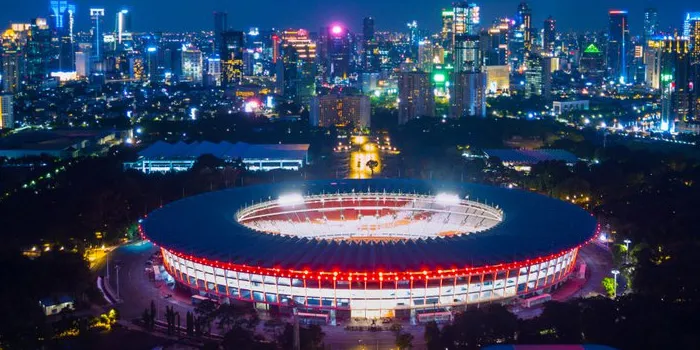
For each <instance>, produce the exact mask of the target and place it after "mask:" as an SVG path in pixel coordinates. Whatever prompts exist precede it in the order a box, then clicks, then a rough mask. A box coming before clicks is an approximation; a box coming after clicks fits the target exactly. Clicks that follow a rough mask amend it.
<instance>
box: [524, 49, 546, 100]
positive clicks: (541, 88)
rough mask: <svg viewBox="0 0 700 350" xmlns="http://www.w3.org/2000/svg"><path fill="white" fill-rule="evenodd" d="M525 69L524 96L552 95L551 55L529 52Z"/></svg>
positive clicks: (544, 96)
mask: <svg viewBox="0 0 700 350" xmlns="http://www.w3.org/2000/svg"><path fill="white" fill-rule="evenodd" d="M526 62H527V70H526V71H525V98H531V97H533V96H542V97H543V98H544V99H545V100H549V99H551V95H552V57H550V56H543V55H538V54H535V53H531V54H529V55H528V57H527V60H526Z"/></svg>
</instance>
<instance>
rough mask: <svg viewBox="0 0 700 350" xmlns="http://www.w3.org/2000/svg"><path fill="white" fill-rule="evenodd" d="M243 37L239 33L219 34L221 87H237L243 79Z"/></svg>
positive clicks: (227, 32) (226, 32) (225, 32)
mask: <svg viewBox="0 0 700 350" xmlns="http://www.w3.org/2000/svg"><path fill="white" fill-rule="evenodd" d="M244 48H245V35H244V33H243V32H239V31H224V32H223V33H221V49H220V51H219V52H220V53H219V57H220V58H221V86H223V87H229V86H233V85H237V84H239V83H240V82H241V79H242V78H243V49H244Z"/></svg>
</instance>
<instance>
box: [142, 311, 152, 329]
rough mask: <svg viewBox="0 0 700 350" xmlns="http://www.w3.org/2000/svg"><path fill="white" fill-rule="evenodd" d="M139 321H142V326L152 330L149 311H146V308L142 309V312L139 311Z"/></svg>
mask: <svg viewBox="0 0 700 350" xmlns="http://www.w3.org/2000/svg"><path fill="white" fill-rule="evenodd" d="M141 322H143V326H144V327H145V328H146V329H148V330H149V331H151V330H153V327H152V326H151V324H152V323H151V313H150V312H149V311H148V309H147V308H146V309H143V313H141Z"/></svg>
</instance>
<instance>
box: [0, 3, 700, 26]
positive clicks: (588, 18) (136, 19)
mask: <svg viewBox="0 0 700 350" xmlns="http://www.w3.org/2000/svg"><path fill="white" fill-rule="evenodd" d="M1 1H2V2H4V3H5V6H2V11H0V25H1V26H0V27H5V25H6V24H8V23H10V22H26V21H28V20H29V19H31V18H33V17H45V16H46V13H47V12H48V3H49V1H48V0H19V1H12V0H1ZM475 2H476V3H478V4H479V5H480V6H481V11H482V17H481V18H482V23H490V22H491V21H492V19H494V18H496V17H497V16H510V17H512V15H513V13H514V12H515V10H516V7H517V4H518V3H519V2H520V0H482V1H475ZM75 3H76V4H77V6H78V18H77V26H78V30H86V29H88V27H89V18H88V11H89V8H90V7H104V8H105V9H106V12H107V14H106V18H105V20H106V26H107V28H108V29H111V28H113V26H114V24H113V23H114V14H115V13H116V11H118V10H120V9H122V8H127V9H129V10H130V11H131V12H132V18H133V19H132V21H133V27H134V31H146V30H161V31H169V30H172V31H184V30H200V29H211V28H212V26H213V24H212V22H213V19H212V15H211V14H212V11H214V10H216V9H221V10H225V11H227V12H228V13H229V26H230V27H233V28H235V29H247V28H249V27H252V26H257V27H260V28H263V29H264V28H272V27H277V28H284V27H302V28H307V29H310V30H311V31H317V30H318V28H319V27H320V26H322V25H326V24H329V23H333V22H341V23H344V24H346V25H347V26H349V27H350V28H351V29H353V30H355V31H359V30H360V29H361V25H362V18H363V17H365V16H373V17H374V18H375V23H376V28H377V29H378V30H399V29H401V30H402V29H404V28H405V24H406V22H408V21H409V20H417V21H418V25H419V27H423V28H428V29H429V30H431V31H437V30H438V28H439V27H440V9H441V8H443V7H448V6H450V4H451V1H450V0H437V1H435V0H433V1H431V0H353V1H347V0H345V1H342V0H335V1H334V0H267V1H264V0H263V1H252V0H77V1H75ZM529 3H530V6H531V7H532V9H533V16H534V26H535V27H537V28H541V27H542V21H543V20H544V19H545V18H546V17H547V16H548V15H552V16H554V17H555V19H556V20H557V26H558V27H559V28H560V29H561V30H570V29H574V30H585V29H593V30H601V29H604V28H605V27H606V22H607V10H609V9H611V8H617V9H627V10H629V11H630V27H631V30H632V31H633V34H638V33H639V32H640V31H641V28H642V18H643V10H644V8H645V7H647V6H655V7H656V8H657V9H658V11H659V20H660V22H661V29H663V30H668V29H670V28H674V27H675V28H680V27H681V23H682V20H683V15H684V13H685V12H687V11H693V10H695V11H700V2H698V1H689V0H664V1H659V0H582V1H575V0H574V1H572V0H532V1H530V2H529ZM10 4H11V5H10Z"/></svg>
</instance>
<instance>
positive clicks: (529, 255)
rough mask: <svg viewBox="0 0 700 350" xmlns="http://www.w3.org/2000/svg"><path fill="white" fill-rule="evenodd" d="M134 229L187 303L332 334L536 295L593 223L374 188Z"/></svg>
mask: <svg viewBox="0 0 700 350" xmlns="http://www.w3.org/2000/svg"><path fill="white" fill-rule="evenodd" d="M140 229H141V234H142V235H143V236H144V238H147V239H149V240H150V241H152V242H153V243H154V244H156V245H157V246H159V247H160V248H161V251H162V253H163V260H164V265H165V268H166V270H167V272H168V273H169V274H170V275H172V277H173V278H174V279H175V280H176V281H177V282H178V283H179V284H181V285H182V286H185V287H187V288H189V289H190V290H191V291H193V292H196V293H198V294H200V295H203V296H206V297H210V298H215V299H216V300H220V301H224V302H228V301H234V300H239V301H241V300H242V301H249V302H251V303H255V305H256V307H260V308H266V309H277V310H280V311H283V310H287V311H288V310H290V309H291V308H292V307H293V308H296V309H297V312H298V313H299V314H300V315H302V316H304V317H309V318H314V319H319V320H322V321H325V322H329V323H333V324H334V323H335V322H336V320H346V319H349V318H351V317H352V318H371V319H373V318H379V317H397V318H401V319H410V320H411V321H413V322H420V321H423V320H426V319H431V320H432V319H440V318H443V317H449V316H450V315H451V313H452V312H454V311H455V310H461V309H463V308H465V307H467V306H469V305H479V304H483V303H490V302H506V303H507V302H512V301H514V300H517V298H526V297H530V296H536V295H538V294H540V293H544V292H549V291H550V290H552V289H554V288H557V287H558V286H559V285H560V284H561V283H562V282H563V281H565V280H566V279H567V278H568V276H569V275H570V274H571V273H572V272H573V270H574V267H575V265H576V257H577V253H578V251H579V248H580V247H581V246H582V245H584V244H586V243H587V242H588V241H590V240H591V239H592V238H593V237H594V236H595V234H596V232H597V224H596V221H595V219H594V218H593V217H592V216H591V215H590V214H589V213H587V212H586V211H584V210H583V209H581V208H579V207H577V206H574V205H572V204H570V203H567V202H562V201H559V200H556V199H553V198H549V197H546V196H542V195H539V194H535V193H530V192H526V191H521V190H514V189H507V188H498V187H491V186H485V185H477V184H468V183H443V182H425V181H418V180H397V179H374V180H335V181H307V182H298V183H283V184H271V185H261V186H251V187H243V188H235V189H230V190H224V191H219V192H210V193H206V194H202V195H198V196H193V197H190V198H185V199H182V200H180V201H177V202H174V203H171V204H168V205H166V206H164V207H162V208H160V209H158V210H156V211H154V212H153V213H151V214H149V215H148V217H146V218H145V219H144V220H143V222H142V224H141V226H140Z"/></svg>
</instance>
